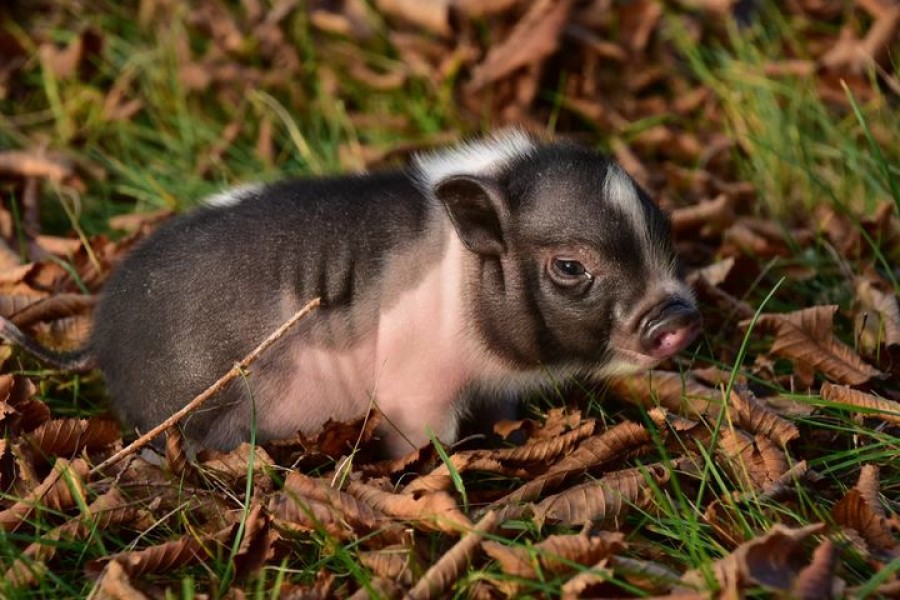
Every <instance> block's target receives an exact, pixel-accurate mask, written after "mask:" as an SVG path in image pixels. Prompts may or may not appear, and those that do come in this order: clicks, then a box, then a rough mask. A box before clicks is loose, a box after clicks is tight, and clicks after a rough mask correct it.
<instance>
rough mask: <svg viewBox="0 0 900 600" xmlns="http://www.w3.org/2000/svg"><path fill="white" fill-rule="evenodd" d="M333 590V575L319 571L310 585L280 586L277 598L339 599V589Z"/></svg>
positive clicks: (289, 599)
mask: <svg viewBox="0 0 900 600" xmlns="http://www.w3.org/2000/svg"><path fill="white" fill-rule="evenodd" d="M373 587H374V585H373ZM333 588H334V574H333V573H331V572H329V571H327V570H326V569H321V570H320V571H319V572H318V573H316V580H315V581H314V582H313V584H312V585H306V584H297V583H285V584H284V585H282V586H281V589H280V590H278V598H281V599H284V600H331V599H332V598H338V597H340V589H333ZM363 589H365V588H363ZM366 598H368V596H366Z"/></svg>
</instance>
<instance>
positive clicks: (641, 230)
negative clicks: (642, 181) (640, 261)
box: [603, 161, 675, 276]
mask: <svg viewBox="0 0 900 600" xmlns="http://www.w3.org/2000/svg"><path fill="white" fill-rule="evenodd" d="M603 188H604V189H603V192H604V196H606V198H607V200H608V201H609V202H610V204H612V206H614V207H616V208H617V209H618V210H619V211H621V213H622V214H623V215H624V216H625V219H626V221H627V222H628V223H629V224H630V225H631V227H632V229H633V230H634V232H635V235H636V236H637V239H639V240H640V245H641V254H642V255H643V257H644V261H645V263H646V264H647V266H648V267H650V268H654V269H657V270H658V272H660V273H666V274H668V275H670V276H674V269H675V263H674V261H670V260H665V259H664V258H663V257H662V253H661V251H660V249H661V248H662V246H661V243H660V240H654V239H651V236H652V235H654V232H655V229H654V230H652V231H651V229H650V223H648V222H647V213H646V210H645V207H644V201H643V200H641V197H640V195H639V194H638V191H637V188H636V187H635V184H634V181H633V180H632V179H631V176H630V175H628V173H626V172H625V170H624V169H622V167H620V166H619V165H618V164H617V163H615V162H614V161H610V164H609V170H608V171H607V173H606V181H605V182H604V184H603Z"/></svg>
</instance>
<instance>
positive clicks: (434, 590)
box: [407, 511, 500, 599]
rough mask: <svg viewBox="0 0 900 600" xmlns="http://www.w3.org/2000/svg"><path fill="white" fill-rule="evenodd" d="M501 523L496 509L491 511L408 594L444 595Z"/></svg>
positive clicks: (414, 597)
mask: <svg viewBox="0 0 900 600" xmlns="http://www.w3.org/2000/svg"><path fill="white" fill-rule="evenodd" d="M499 524H500V519H499V517H498V515H497V513H495V512H492V511H489V512H488V513H487V514H486V515H484V517H482V518H481V520H480V521H478V523H476V524H475V526H474V527H473V528H472V530H471V531H468V532H466V533H465V534H464V535H463V536H462V538H461V539H460V540H459V541H458V542H456V544H455V545H454V546H453V547H452V548H450V550H448V551H447V552H445V553H444V555H443V556H441V558H440V559H438V561H437V562H435V563H434V565H432V566H431V568H430V569H428V571H426V572H425V574H424V575H423V576H422V578H421V579H419V581H417V582H416V585H415V586H413V588H412V589H411V590H410V591H409V593H408V595H407V598H412V599H424V598H439V597H442V596H444V595H445V594H446V593H447V592H448V591H449V590H450V586H452V585H453V584H454V583H455V582H456V581H457V580H458V579H459V578H460V577H461V576H462V574H463V573H464V572H465V570H466V568H467V567H468V566H469V563H470V562H471V561H472V559H473V557H474V556H475V554H476V552H478V550H479V549H480V548H482V547H483V539H484V536H485V535H488V534H491V533H493V532H494V529H496V527H497V526H498V525H499Z"/></svg>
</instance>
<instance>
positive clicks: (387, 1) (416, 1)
mask: <svg viewBox="0 0 900 600" xmlns="http://www.w3.org/2000/svg"><path fill="white" fill-rule="evenodd" d="M450 4H451V0H376V1H375V5H376V6H377V7H378V9H379V10H381V11H382V12H385V13H387V14H388V15H391V16H393V17H398V18H400V19H402V20H404V21H406V22H408V23H411V24H414V25H417V26H419V27H423V28H425V29H427V30H428V31H431V32H433V33H436V34H438V35H443V36H448V35H450V33H451V32H452V31H451V29H450Z"/></svg>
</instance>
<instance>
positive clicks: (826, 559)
mask: <svg viewBox="0 0 900 600" xmlns="http://www.w3.org/2000/svg"><path fill="white" fill-rule="evenodd" d="M839 554H840V551H839V550H838V547H837V546H835V545H834V542H832V541H831V540H829V539H825V540H823V541H822V543H821V544H819V546H818V547H817V548H816V551H815V552H814V553H813V558H812V562H811V563H810V564H809V566H807V567H805V568H803V569H802V570H801V571H800V572H799V573H798V574H797V578H796V579H795V580H794V584H793V586H792V588H791V596H792V597H795V598H797V599H798V600H830V599H831V598H834V597H835V596H836V594H835V593H834V592H835V587H836V583H837V582H836V581H835V572H834V571H835V568H836V567H837V560H838V556H839Z"/></svg>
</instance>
